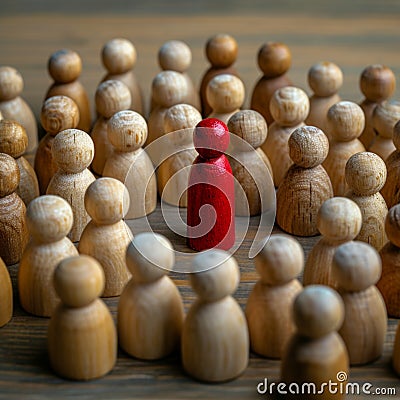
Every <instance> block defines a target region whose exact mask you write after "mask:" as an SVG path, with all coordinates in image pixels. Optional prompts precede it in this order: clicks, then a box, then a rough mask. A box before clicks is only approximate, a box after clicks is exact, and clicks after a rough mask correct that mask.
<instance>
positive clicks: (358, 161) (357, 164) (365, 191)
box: [345, 152, 388, 251]
mask: <svg viewBox="0 0 400 400" xmlns="http://www.w3.org/2000/svg"><path fill="white" fill-rule="evenodd" d="M345 176H346V182H347V184H348V185H349V187H350V191H349V192H348V193H347V195H346V197H348V198H349V199H351V200H353V201H354V202H355V203H357V205H358V206H359V207H360V210H361V214H362V219H363V222H362V227H361V231H360V233H359V234H358V236H357V238H356V239H357V240H361V241H363V242H367V243H369V244H370V245H371V246H373V247H375V249H376V250H378V251H379V250H380V249H381V248H382V246H383V245H384V244H385V243H386V242H387V238H386V234H385V218H386V214H387V212H388V209H387V206H386V203H385V200H384V199H383V197H382V195H381V194H380V193H379V191H380V190H381V189H382V187H383V185H384V184H385V180H386V167H385V163H384V162H383V160H382V159H381V158H380V157H379V156H377V155H376V154H374V153H370V152H362V153H357V154H354V155H353V156H351V157H350V159H349V160H348V161H347V164H346V169H345Z"/></svg>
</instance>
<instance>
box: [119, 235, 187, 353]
mask: <svg viewBox="0 0 400 400" xmlns="http://www.w3.org/2000/svg"><path fill="white" fill-rule="evenodd" d="M126 261H127V265H128V268H129V270H130V271H131V273H132V279H131V280H130V281H129V283H128V284H127V286H126V287H125V289H124V291H123V293H122V295H121V298H120V300H119V304H118V339H119V343H120V346H121V348H122V349H123V350H124V351H126V352H127V353H128V354H130V355H131V356H133V357H137V358H140V359H144V360H157V359H160V358H163V357H166V356H167V355H169V354H171V353H172V352H174V351H177V350H179V345H180V339H181V333H182V325H183V320H184V310H183V303H182V298H181V296H180V294H179V290H178V288H177V287H176V286H175V284H174V283H173V282H172V280H171V279H170V278H169V277H168V276H167V270H171V269H172V268H173V266H174V264H175V255H174V249H173V247H172V244H171V243H170V241H169V240H168V239H166V238H165V237H164V236H162V235H159V234H156V233H153V232H144V233H139V234H138V235H136V236H135V238H134V239H133V241H132V242H131V244H130V245H129V247H128V250H127V253H126Z"/></svg>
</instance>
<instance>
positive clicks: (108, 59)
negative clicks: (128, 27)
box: [101, 38, 137, 74]
mask: <svg viewBox="0 0 400 400" xmlns="http://www.w3.org/2000/svg"><path fill="white" fill-rule="evenodd" d="M136 58H137V55H136V49H135V46H134V45H133V44H132V42H130V41H129V40H127V39H123V38H115V39H111V40H109V41H108V42H107V43H106V44H105V45H104V47H103V49H102V51H101V60H102V62H103V65H104V67H105V68H106V69H107V71H108V72H109V73H110V74H123V73H125V72H128V71H129V70H131V69H132V68H133V67H134V66H135V64H136Z"/></svg>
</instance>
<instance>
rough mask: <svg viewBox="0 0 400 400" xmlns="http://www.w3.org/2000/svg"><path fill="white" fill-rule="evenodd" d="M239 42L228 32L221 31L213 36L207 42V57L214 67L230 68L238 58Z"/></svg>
mask: <svg viewBox="0 0 400 400" xmlns="http://www.w3.org/2000/svg"><path fill="white" fill-rule="evenodd" d="M237 55H238V44H237V42H236V40H235V39H234V38H233V37H232V36H230V35H227V34H223V33H219V34H217V35H215V36H213V37H211V38H210V39H209V40H208V41H207V44H206V57H207V59H208V61H209V62H210V63H211V65H212V66H213V67H216V68H228V67H230V66H231V65H232V64H233V63H234V62H235V61H236V58H237Z"/></svg>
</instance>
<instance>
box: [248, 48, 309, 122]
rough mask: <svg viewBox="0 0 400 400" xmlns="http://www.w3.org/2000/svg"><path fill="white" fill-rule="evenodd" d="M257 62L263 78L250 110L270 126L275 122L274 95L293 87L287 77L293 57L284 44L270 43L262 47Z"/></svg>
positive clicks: (254, 92)
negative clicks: (271, 108) (260, 116)
mask: <svg viewBox="0 0 400 400" xmlns="http://www.w3.org/2000/svg"><path fill="white" fill-rule="evenodd" d="M257 62H258V66H259V68H260V70H261V72H262V73H263V76H262V77H261V78H260V79H259V80H258V82H257V83H256V85H255V87H254V89H253V94H252V96H251V104H250V108H251V109H253V110H255V111H258V112H259V113H260V114H261V115H262V116H263V117H264V118H265V120H266V121H267V123H268V126H269V125H270V124H272V123H273V122H274V120H275V117H274V115H273V113H272V112H271V111H270V101H271V98H272V96H273V94H274V93H275V92H276V91H277V90H278V89H280V88H283V87H285V86H291V85H292V81H291V80H290V79H289V77H288V76H287V75H286V73H287V71H288V70H289V68H290V65H291V63H292V56H291V54H290V50H289V48H288V47H287V46H286V45H285V44H284V43H279V42H268V43H265V44H263V45H262V46H261V47H260V49H259V51H258V56H257ZM304 118H305V117H304Z"/></svg>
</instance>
